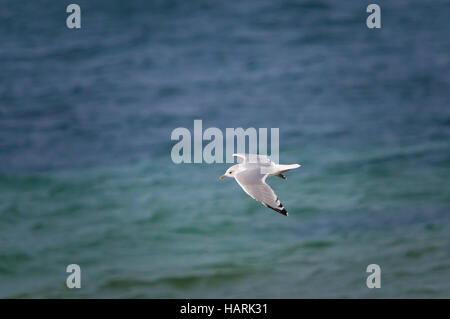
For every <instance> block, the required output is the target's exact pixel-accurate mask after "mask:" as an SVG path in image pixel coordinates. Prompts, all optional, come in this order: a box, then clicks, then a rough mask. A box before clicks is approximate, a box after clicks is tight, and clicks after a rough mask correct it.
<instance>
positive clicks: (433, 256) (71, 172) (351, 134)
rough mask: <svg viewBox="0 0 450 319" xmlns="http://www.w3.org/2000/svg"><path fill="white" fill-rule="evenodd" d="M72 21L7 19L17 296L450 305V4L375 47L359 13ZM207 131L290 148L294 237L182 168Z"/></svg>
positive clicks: (17, 13)
mask: <svg viewBox="0 0 450 319" xmlns="http://www.w3.org/2000/svg"><path fill="white" fill-rule="evenodd" d="M72 2H73V1H72ZM69 3H71V2H69V1H44V0H39V1H13V0H7V1H5V0H2V1H0V4H1V6H0V40H1V41H0V42H1V45H0V297H2V298H48V297H53V298H107V297H112V298H214V297H221V298H228V297H229V298H328V297H332V298H400V297H404V298H449V297H450V245H449V244H450V181H449V179H450V144H449V141H450V94H449V89H450V54H449V53H450V40H449V39H450V38H449V36H448V31H449V28H450V20H449V19H448V17H449V14H450V4H449V2H448V1H443V0H442V1H441V0H436V1H433V2H424V1H419V0H412V1H400V0H398V1H384V0H380V1H377V3H378V4H379V5H380V6H381V17H382V28H381V29H377V30H369V29H368V28H367V27H366V24H365V20H366V17H367V15H368V14H367V13H366V6H367V4H368V3H365V2H361V1H345V2H342V1H331V0H327V1H325V0H319V1H293V0H290V1H268V0H261V1H251V0H242V1H237V2H234V1H206V0H205V1H200V0H193V1H172V0H165V1H162V0H161V1H144V0H142V1H119V0H115V1H86V0H83V1H81V0H79V1H77V2H76V3H78V4H79V5H80V6H81V11H82V20H81V21H82V22H81V23H82V27H81V29H79V30H70V29H68V28H67V27H66V24H65V20H66V17H67V15H68V14H67V13H66V12H65V11H66V10H65V9H66V6H67V5H68V4H69ZM194 119H201V120H203V126H204V127H205V128H206V127H218V128H221V129H225V128H227V127H243V128H247V127H255V128H271V127H278V128H279V129H280V161H281V162H282V163H300V164H302V167H301V168H299V169H297V170H295V171H292V172H289V173H287V177H288V180H287V181H284V180H281V179H276V178H272V179H270V180H269V183H270V185H271V186H272V187H273V188H274V189H275V191H276V193H277V194H278V196H279V198H280V200H281V201H282V202H283V204H284V205H285V206H286V208H287V210H288V211H289V216H288V217H284V216H282V215H280V214H277V213H275V212H273V211H272V210H269V209H267V208H265V207H263V206H262V205H261V204H259V203H258V202H256V201H254V200H253V199H251V198H250V197H248V196H247V195H246V194H245V193H244V192H243V191H242V190H241V189H240V188H239V186H238V185H237V184H236V183H235V182H234V181H232V180H229V179H228V180H223V181H219V179H218V176H219V175H221V174H223V172H224V171H225V170H226V168H227V167H228V166H230V165H229V164H211V165H208V164H180V165H176V164H174V163H173V162H172V160H171V157H170V152H171V149H172V146H173V145H174V144H175V142H174V141H171V140H170V134H171V132H172V130H173V129H175V128H176V127H186V128H189V129H192V127H193V121H194ZM73 263H75V264H78V265H80V267H81V273H82V276H81V285H82V287H81V288H80V289H68V288H67V287H66V278H67V276H68V273H66V266H67V265H69V264H73ZM373 263H375V264H378V265H380V267H381V270H382V274H381V288H380V289H368V288H367V286H366V278H367V276H368V275H369V274H368V273H366V267H367V265H369V264H373Z"/></svg>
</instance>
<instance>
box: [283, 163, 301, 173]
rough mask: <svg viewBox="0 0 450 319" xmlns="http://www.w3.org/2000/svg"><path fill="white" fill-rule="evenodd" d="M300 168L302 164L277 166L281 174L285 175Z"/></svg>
mask: <svg viewBox="0 0 450 319" xmlns="http://www.w3.org/2000/svg"><path fill="white" fill-rule="evenodd" d="M300 166H301V165H300V164H290V165H277V169H279V170H280V173H284V172H287V171H290V170H291V169H295V168H299V167H300Z"/></svg>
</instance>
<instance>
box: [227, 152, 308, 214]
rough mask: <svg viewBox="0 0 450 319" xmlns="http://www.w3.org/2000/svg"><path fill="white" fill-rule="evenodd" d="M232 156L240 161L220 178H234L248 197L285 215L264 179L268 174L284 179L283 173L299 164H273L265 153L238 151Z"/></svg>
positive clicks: (285, 212) (281, 205)
mask: <svg viewBox="0 0 450 319" xmlns="http://www.w3.org/2000/svg"><path fill="white" fill-rule="evenodd" d="M233 156H234V157H237V158H238V159H240V160H241V163H239V164H236V165H233V166H231V167H230V168H228V169H227V171H226V172H225V174H224V175H222V176H220V179H223V178H225V177H230V178H234V179H235V180H236V182H237V183H238V184H239V186H241V187H242V189H243V190H244V192H246V193H247V194H248V195H249V196H250V197H252V198H253V199H255V200H257V201H258V202H261V203H262V204H263V205H264V206H266V207H269V208H271V209H273V210H274V211H276V212H278V213H280V214H283V215H285V216H287V215H288V212H287V211H286V209H285V208H284V206H283V204H281V203H280V200H279V199H278V197H277V195H275V193H274V191H273V190H272V188H270V186H269V185H267V184H266V179H267V177H270V176H278V177H280V178H282V179H286V177H285V176H284V175H283V173H285V172H287V171H289V170H291V169H295V168H298V167H300V166H301V165H299V164H291V165H280V164H275V163H274V162H272V161H271V160H270V158H269V157H267V156H266V155H256V154H242V153H239V154H233Z"/></svg>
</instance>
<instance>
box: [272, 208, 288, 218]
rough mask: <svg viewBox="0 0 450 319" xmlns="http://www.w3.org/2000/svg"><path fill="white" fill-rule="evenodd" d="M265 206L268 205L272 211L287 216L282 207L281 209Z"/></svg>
mask: <svg viewBox="0 0 450 319" xmlns="http://www.w3.org/2000/svg"><path fill="white" fill-rule="evenodd" d="M267 207H269V208H270V209H273V210H274V211H276V212H277V213H280V214H281V215H284V216H288V212H287V210H286V209H285V208H284V207H283V208H282V209H279V208H275V207H271V206H267Z"/></svg>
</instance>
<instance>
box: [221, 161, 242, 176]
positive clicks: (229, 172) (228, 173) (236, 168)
mask: <svg viewBox="0 0 450 319" xmlns="http://www.w3.org/2000/svg"><path fill="white" fill-rule="evenodd" d="M238 171H239V164H236V165H233V166H231V167H230V168H229V169H227V171H226V172H225V174H223V175H222V176H220V179H223V178H225V177H233V178H234V177H235V176H236V173H237V172H238Z"/></svg>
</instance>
